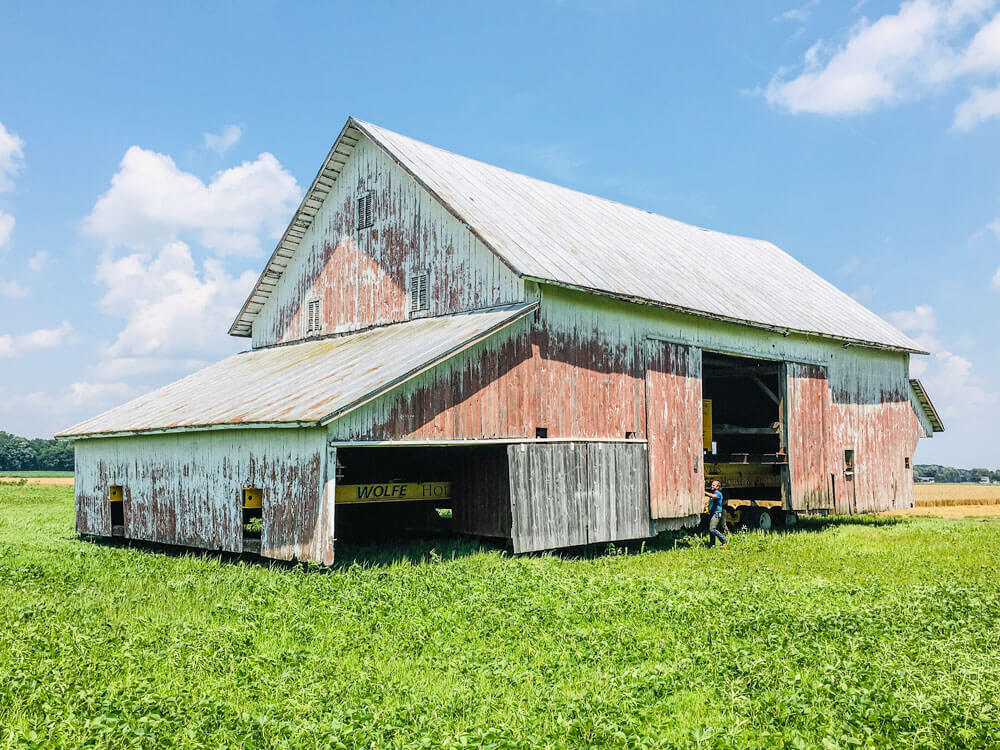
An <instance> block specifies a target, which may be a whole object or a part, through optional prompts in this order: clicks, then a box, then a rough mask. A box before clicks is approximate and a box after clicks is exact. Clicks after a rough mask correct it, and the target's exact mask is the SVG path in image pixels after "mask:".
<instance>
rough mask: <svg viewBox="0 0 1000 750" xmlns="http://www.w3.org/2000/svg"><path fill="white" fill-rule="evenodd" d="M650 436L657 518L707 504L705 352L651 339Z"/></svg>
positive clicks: (652, 504) (648, 383)
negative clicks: (703, 392)
mask: <svg viewBox="0 0 1000 750" xmlns="http://www.w3.org/2000/svg"><path fill="white" fill-rule="evenodd" d="M646 350H647V359H646V439H647V440H648V441H649V502H650V513H651V514H652V517H653V518H681V517H683V516H688V515H692V514H694V513H699V512H700V511H701V509H702V507H703V506H704V503H705V501H704V497H705V495H704V490H705V467H704V463H703V461H702V454H703V447H702V410H701V394H702V384H701V350H700V349H697V348H695V347H692V346H684V345H683V344H672V343H668V342H665V341H648V342H647V343H646Z"/></svg>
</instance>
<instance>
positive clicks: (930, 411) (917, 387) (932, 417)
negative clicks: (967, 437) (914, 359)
mask: <svg viewBox="0 0 1000 750" xmlns="http://www.w3.org/2000/svg"><path fill="white" fill-rule="evenodd" d="M910 400H911V401H912V402H913V405H914V409H918V411H917V413H918V414H920V415H922V416H923V417H924V419H926V420H927V423H928V424H929V425H930V427H931V431H932V432H944V423H943V422H942V421H941V417H940V416H939V415H938V412H937V409H935V408H934V404H933V403H932V402H931V397H930V396H928V395H927V389H926V388H924V385H923V383H921V382H920V381H919V380H917V379H916V378H913V379H911V380H910Z"/></svg>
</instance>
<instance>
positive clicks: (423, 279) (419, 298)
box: [410, 271, 430, 312]
mask: <svg viewBox="0 0 1000 750" xmlns="http://www.w3.org/2000/svg"><path fill="white" fill-rule="evenodd" d="M429 306H430V304H429V301H428V295H427V272H426V271H421V272H420V273H415V274H413V275H412V276H410V312H420V311H422V310H426V309H427V308H428V307H429Z"/></svg>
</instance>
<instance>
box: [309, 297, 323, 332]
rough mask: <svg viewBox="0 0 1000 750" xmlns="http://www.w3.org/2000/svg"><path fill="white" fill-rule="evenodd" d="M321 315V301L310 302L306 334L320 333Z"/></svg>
mask: <svg viewBox="0 0 1000 750" xmlns="http://www.w3.org/2000/svg"><path fill="white" fill-rule="evenodd" d="M319 313H320V307H319V300H318V299H314V300H310V301H309V304H308V305H306V334H310V333H319V331H320V329H321V328H322V324H321V322H320V314H319Z"/></svg>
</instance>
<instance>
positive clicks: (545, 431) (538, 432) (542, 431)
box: [535, 427, 549, 440]
mask: <svg viewBox="0 0 1000 750" xmlns="http://www.w3.org/2000/svg"><path fill="white" fill-rule="evenodd" d="M548 436H549V428H548V427H536V428H535V438H537V439H538V440H544V439H545V438H547V437H548Z"/></svg>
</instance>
